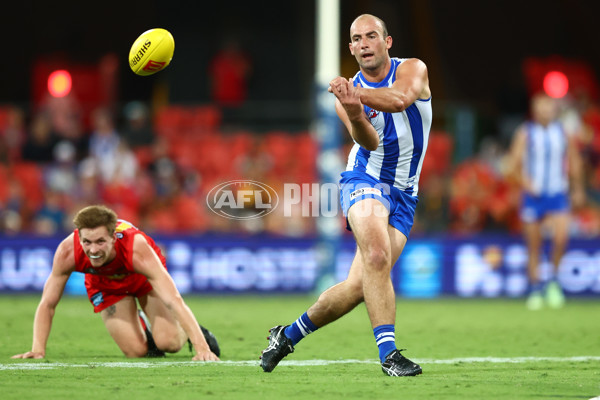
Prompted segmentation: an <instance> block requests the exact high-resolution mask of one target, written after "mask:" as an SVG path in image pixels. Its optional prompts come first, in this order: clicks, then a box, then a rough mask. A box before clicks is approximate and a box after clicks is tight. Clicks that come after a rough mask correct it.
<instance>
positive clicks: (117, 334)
mask: <svg viewBox="0 0 600 400" xmlns="http://www.w3.org/2000/svg"><path fill="white" fill-rule="evenodd" d="M73 222H74V224H75V226H76V229H75V230H74V231H73V233H72V234H70V235H69V236H68V237H67V238H66V239H64V240H63V241H62V242H61V243H60V245H59V246H58V249H57V250H56V253H55V255H54V262H53V265H52V271H51V273H50V276H49V277H48V280H47V281H46V284H45V285H44V291H43V293H42V298H41V300H40V304H39V305H38V308H37V311H36V313H35V319H34V322H33V345H32V348H31V351H29V352H26V353H24V354H17V355H15V356H13V357H12V358H44V357H45V356H46V344H47V341H48V337H49V335H50V329H51V327H52V319H53V317H54V313H55V310H56V306H57V305H58V302H59V301H60V299H61V296H62V294H63V290H64V288H65V285H66V284H67V280H68V279H69V276H71V273H72V272H74V271H77V272H83V273H84V274H85V287H86V289H87V293H88V297H89V299H90V301H91V303H92V304H93V305H94V311H95V312H97V313H100V315H101V316H102V320H103V321H104V325H105V326H106V329H107V330H108V332H109V333H110V335H111V336H112V338H113V339H114V341H115V342H116V343H117V345H118V346H119V348H120V349H121V351H122V352H123V354H125V356H127V357H143V356H164V352H169V353H174V352H177V351H179V350H180V349H181V348H182V347H183V345H184V344H185V342H186V340H188V341H189V343H191V345H190V349H191V347H192V346H193V348H194V349H195V355H194V357H193V360H197V361H217V360H219V358H218V354H219V347H218V344H217V341H216V338H215V337H214V335H213V334H212V333H211V332H209V331H208V330H206V329H205V328H203V327H201V326H199V324H198V322H197V321H196V318H195V317H194V314H193V313H192V311H191V310H190V309H189V307H188V306H187V305H186V304H185V302H184V301H183V299H182V298H181V294H180V293H179V291H178V290H177V288H176V286H175V283H174V282H173V279H172V278H171V276H170V275H169V273H168V272H167V268H166V260H165V257H164V256H163V255H162V253H161V251H160V249H159V248H158V246H157V245H156V244H155V243H154V241H153V240H152V239H151V238H150V237H149V236H147V235H146V234H144V233H143V232H141V231H140V230H138V229H137V228H135V227H134V226H133V225H131V224H129V223H127V222H126V221H123V220H118V219H117V215H116V214H115V213H114V212H113V211H112V210H111V209H109V208H107V207H104V206H89V207H86V208H84V209H82V210H81V211H79V212H78V213H77V215H76V216H75V218H74V219H73ZM136 298H137V300H138V302H139V304H140V306H141V308H142V310H143V311H138V308H137V305H136ZM188 338H189V339H188Z"/></svg>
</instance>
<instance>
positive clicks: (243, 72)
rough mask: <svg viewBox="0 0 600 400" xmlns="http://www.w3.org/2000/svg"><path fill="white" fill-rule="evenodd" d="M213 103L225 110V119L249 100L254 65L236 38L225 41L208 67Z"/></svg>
mask: <svg viewBox="0 0 600 400" xmlns="http://www.w3.org/2000/svg"><path fill="white" fill-rule="evenodd" d="M208 68H209V69H208V74H209V78H210V80H209V84H210V91H211V99H212V101H213V102H214V103H215V104H216V105H218V106H220V107H222V108H224V110H223V112H224V119H225V120H227V119H228V113H231V112H232V111H234V110H235V109H236V108H238V107H239V106H241V105H242V104H243V103H244V102H245V101H246V98H247V92H248V77H249V76H250V73H251V71H252V65H251V62H250V58H249V57H248V55H247V54H246V53H245V52H244V51H243V50H242V49H241V47H240V43H239V41H238V40H237V39H235V38H231V37H230V38H228V39H226V40H225V42H224V44H223V46H222V47H221V49H220V50H219V51H218V52H217V53H216V54H215V55H214V57H213V58H212V60H211V61H210V65H209V67H208Z"/></svg>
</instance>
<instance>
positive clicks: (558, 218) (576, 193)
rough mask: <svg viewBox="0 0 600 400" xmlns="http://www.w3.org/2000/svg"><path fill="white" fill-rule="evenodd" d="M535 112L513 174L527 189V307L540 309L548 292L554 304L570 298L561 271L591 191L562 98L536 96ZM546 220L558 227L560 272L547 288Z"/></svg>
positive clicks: (517, 140)
mask: <svg viewBox="0 0 600 400" xmlns="http://www.w3.org/2000/svg"><path fill="white" fill-rule="evenodd" d="M530 111H531V121H528V122H526V123H524V124H523V125H522V126H520V127H519V128H518V129H517V131H516V133H515V135H514V138H513V143H512V147H511V155H510V166H509V168H508V172H509V174H510V175H509V176H510V177H511V178H512V179H513V180H514V181H515V182H516V183H517V184H518V185H520V187H521V188H522V193H523V195H522V204H521V220H522V222H523V233H524V235H525V241H526V242H527V249H528V253H529V260H528V273H529V280H530V295H529V298H528V299H527V307H528V308H529V309H531V310H538V309H540V308H542V307H543V305H544V292H545V300H546V302H547V304H548V305H549V306H550V307H554V308H558V307H562V306H563V304H564V302H565V299H564V294H563V292H562V289H561V287H560V284H559V283H558V281H557V276H556V275H557V273H558V268H559V265H560V261H561V258H562V256H563V253H564V251H565V249H566V246H567V242H568V238H569V216H570V209H571V205H572V206H574V207H579V206H581V205H583V203H584V200H585V191H584V187H583V174H582V168H581V158H580V156H579V153H578V150H577V148H576V145H575V143H574V139H573V137H572V136H571V135H570V134H569V133H568V132H565V130H564V129H563V126H562V125H561V123H560V122H559V121H557V116H558V109H557V104H556V101H555V100H554V99H552V98H551V97H548V96H547V95H545V94H538V95H536V96H534V97H533V98H532V100H531V110H530ZM569 194H571V202H569ZM544 223H548V226H550V227H551V228H552V243H553V248H552V255H551V263H552V266H553V273H554V275H553V276H552V277H551V279H550V280H549V282H548V283H547V285H545V286H544V285H543V283H542V281H541V279H540V276H539V264H540V259H541V257H540V250H541V245H542V239H543V228H544V226H545V225H544Z"/></svg>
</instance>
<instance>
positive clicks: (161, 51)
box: [129, 28, 175, 76]
mask: <svg viewBox="0 0 600 400" xmlns="http://www.w3.org/2000/svg"><path fill="white" fill-rule="evenodd" d="M174 51H175V40H173V36H172V35H171V33H170V32H169V31H167V30H166V29H162V28H155V29H150V30H148V31H146V32H144V33H142V34H141V35H140V36H139V37H138V38H137V39H136V41H135V42H133V46H131V50H130V51H129V66H130V67H131V70H132V71H133V72H135V73H136V74H138V75H142V76H146V75H152V74H154V73H156V72H158V71H161V70H163V69H165V68H166V67H167V65H169V63H170V62H171V59H172V58H173V52H174Z"/></svg>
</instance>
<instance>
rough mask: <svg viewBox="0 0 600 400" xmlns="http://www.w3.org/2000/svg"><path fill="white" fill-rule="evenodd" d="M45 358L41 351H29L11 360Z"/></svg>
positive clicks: (16, 355)
mask: <svg viewBox="0 0 600 400" xmlns="http://www.w3.org/2000/svg"><path fill="white" fill-rule="evenodd" d="M45 356H46V354H45V353H42V352H41V351H28V352H27V353H23V354H15V355H14V356H12V357H11V358H44V357H45Z"/></svg>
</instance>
